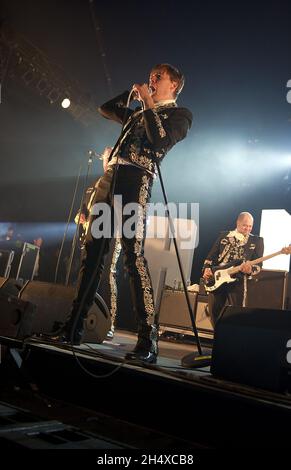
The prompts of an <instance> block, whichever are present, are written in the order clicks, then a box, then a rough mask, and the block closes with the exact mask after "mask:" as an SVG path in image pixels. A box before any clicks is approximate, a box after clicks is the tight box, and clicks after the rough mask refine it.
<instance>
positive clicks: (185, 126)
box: [75, 92, 192, 341]
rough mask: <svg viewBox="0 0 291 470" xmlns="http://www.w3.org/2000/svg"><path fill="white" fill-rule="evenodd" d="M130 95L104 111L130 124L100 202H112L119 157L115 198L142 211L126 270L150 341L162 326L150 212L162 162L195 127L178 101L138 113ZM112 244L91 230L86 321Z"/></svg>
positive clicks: (126, 249)
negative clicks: (150, 257)
mask: <svg viewBox="0 0 291 470" xmlns="http://www.w3.org/2000/svg"><path fill="white" fill-rule="evenodd" d="M128 95H129V93H128V92H125V93H123V94H122V95H120V96H118V97H117V98H115V99H113V100H111V101H109V102H108V103H105V104H104V105H103V106H101V108H100V110H99V111H100V113H101V114H102V115H103V116H104V117H105V118H108V119H112V120H114V121H117V122H118V123H120V124H122V123H123V121H124V119H125V118H126V123H125V124H124V126H123V132H122V134H121V136H120V138H119V141H118V145H117V146H115V148H114V149H115V150H113V153H112V155H111V157H110V159H111V161H110V162H109V165H108V170H107V171H106V172H105V174H104V176H102V177H101V178H100V180H99V184H98V188H97V191H96V197H95V200H94V203H95V204H98V203H99V202H102V201H104V202H107V203H112V200H111V199H110V198H111V197H112V195H111V194H110V189H111V183H112V178H113V174H114V169H115V164H116V156H117V155H118V163H119V166H118V171H117V176H116V184H115V188H114V195H122V206H123V207H124V206H125V205H126V204H127V203H138V204H139V207H140V210H139V213H138V220H137V223H136V232H135V236H134V237H133V238H127V237H126V236H125V235H124V234H122V237H121V244H122V250H123V253H124V261H125V266H126V268H127V270H128V273H129V279H130V286H131V294H132V300H133V306H134V309H135V314H136V318H137V324H138V337H139V340H141V341H143V340H144V341H149V340H150V339H152V338H153V337H156V334H157V331H156V330H157V328H156V327H157V325H155V313H156V312H155V306H154V296H153V289H152V283H151V278H150V273H149V269H148V265H147V261H146V259H145V257H144V241H145V235H146V209H147V204H148V202H149V200H150V196H151V189H152V184H153V178H154V175H155V167H156V163H160V162H161V161H162V159H163V158H164V156H165V155H166V153H167V152H168V151H169V150H170V149H171V148H172V147H173V146H174V145H175V144H176V143H177V142H179V141H181V140H182V139H184V138H185V137H186V134H187V132H188V130H189V128H190V126H191V122H192V114H191V113H190V111H188V110H187V109H186V108H179V107H177V105H176V103H175V102H174V101H172V102H171V103H166V104H163V105H162V106H159V103H158V105H157V106H156V107H155V108H154V109H147V110H144V111H142V110H137V111H133V110H131V109H129V108H127V107H126V103H127V99H128ZM128 218H129V216H128V215H127V216H125V215H123V217H122V222H123V223H124V222H126V220H127V219H128ZM94 219H96V216H91V223H92V224H93V223H94V221H95V220H94ZM92 226H93V225H92ZM109 241H110V239H109V238H106V239H105V243H104V242H103V239H102V238H101V239H100V238H99V239H97V238H94V237H93V236H92V234H91V231H90V230H89V232H88V235H87V240H86V244H85V250H84V257H83V260H82V267H81V271H80V274H79V281H78V292H77V297H76V299H75V308H77V306H78V305H79V304H80V302H81V301H82V298H83V297H84V293H86V291H87V294H86V295H85V305H84V308H83V309H82V314H81V317H80V321H83V318H84V316H85V315H86V312H87V311H88V308H89V307H90V305H91V304H92V302H93V298H94V293H95V291H96V290H97V287H98V284H99V280H100V277H101V273H102V269H103V264H104V256H105V254H106V253H107V251H108V246H109ZM101 250H102V251H103V252H102V253H101ZM100 253H101V257H100ZM97 264H98V266H97V271H96V265H97ZM94 272H95V275H94V279H93V281H92V282H91V284H90V288H89V290H88V289H87V286H88V284H89V282H90V279H91V277H92V275H93V273H94ZM79 327H80V322H79Z"/></svg>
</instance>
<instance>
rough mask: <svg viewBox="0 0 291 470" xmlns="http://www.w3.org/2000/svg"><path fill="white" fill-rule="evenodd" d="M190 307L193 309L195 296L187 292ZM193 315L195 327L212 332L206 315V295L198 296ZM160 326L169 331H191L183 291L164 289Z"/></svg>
mask: <svg viewBox="0 0 291 470" xmlns="http://www.w3.org/2000/svg"><path fill="white" fill-rule="evenodd" d="M188 294H189V299H190V304H191V307H192V308H194V307H195V296H196V295H197V294H195V293H193V292H188ZM193 313H194V318H195V323H196V327H197V328H198V329H205V330H210V331H213V328H212V325H211V323H210V317H209V314H208V301H207V296H206V295H198V302H197V308H196V312H193ZM160 325H161V327H162V328H163V327H169V328H171V329H178V330H187V331H192V323H191V318H190V314H189V310H188V306H187V302H186V298H185V293H184V291H175V290H170V289H165V290H164V291H163V295H162V300H161V307H160Z"/></svg>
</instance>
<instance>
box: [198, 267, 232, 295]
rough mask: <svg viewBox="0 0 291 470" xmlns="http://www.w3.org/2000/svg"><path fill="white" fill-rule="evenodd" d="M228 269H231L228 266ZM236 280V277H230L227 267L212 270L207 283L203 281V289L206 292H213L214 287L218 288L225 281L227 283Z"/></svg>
mask: <svg viewBox="0 0 291 470" xmlns="http://www.w3.org/2000/svg"><path fill="white" fill-rule="evenodd" d="M229 269H232V267H230V268H229ZM234 281H236V278H234V277H231V275H230V274H229V272H228V269H227V268H225V269H218V270H217V271H215V272H214V274H213V278H211V279H209V281H207V283H205V290H206V292H213V291H215V290H216V289H218V288H219V287H220V286H222V284H224V283H227V284H229V283H230V282H234Z"/></svg>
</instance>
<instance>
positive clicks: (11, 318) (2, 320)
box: [0, 292, 36, 338]
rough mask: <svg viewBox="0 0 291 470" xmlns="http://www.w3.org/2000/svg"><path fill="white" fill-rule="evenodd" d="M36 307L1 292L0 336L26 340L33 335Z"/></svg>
mask: <svg viewBox="0 0 291 470" xmlns="http://www.w3.org/2000/svg"><path fill="white" fill-rule="evenodd" d="M35 314H36V308H35V305H33V304H32V303H31V302H25V301H23V300H21V299H18V298H17V297H16V298H15V297H10V296H6V295H3V294H2V293H1V292H0V336H9V337H12V338H26V337H28V336H31V334H32V325H33V321H34V318H35Z"/></svg>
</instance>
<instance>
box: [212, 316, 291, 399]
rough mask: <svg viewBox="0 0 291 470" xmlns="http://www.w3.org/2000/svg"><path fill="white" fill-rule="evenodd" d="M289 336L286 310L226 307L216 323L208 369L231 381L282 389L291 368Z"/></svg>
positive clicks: (290, 335)
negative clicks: (290, 361) (210, 361)
mask: <svg viewBox="0 0 291 470" xmlns="http://www.w3.org/2000/svg"><path fill="white" fill-rule="evenodd" d="M290 339H291V311H289V310H272V309H259V308H242V307H225V309H224V311H223V313H222V315H221V316H220V318H219V320H218V321H217V324H216V326H215V332H214V344H213V350H212V364H211V373H212V374H213V375H214V376H215V377H218V378H222V379H226V380H230V381H232V382H238V383H241V384H246V385H252V386H254V387H259V388H265V389H268V390H272V391H284V390H286V389H287V388H288V387H289V383H288V382H289V374H290V372H291V364H289V363H288V361H287V354H288V349H287V343H288V341H290ZM289 348H290V346H289Z"/></svg>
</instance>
